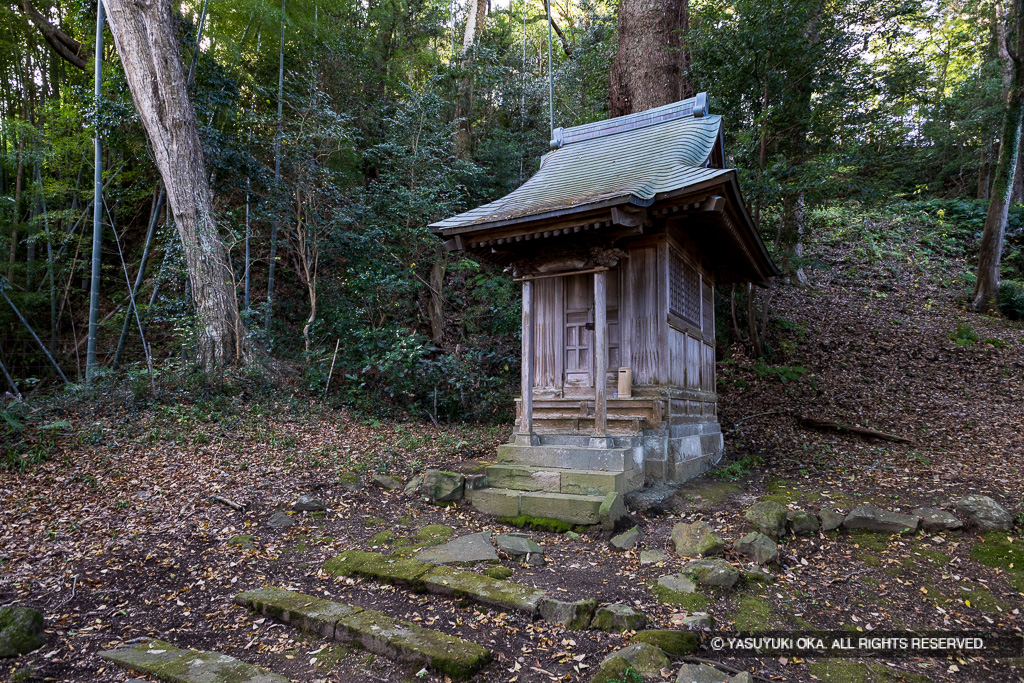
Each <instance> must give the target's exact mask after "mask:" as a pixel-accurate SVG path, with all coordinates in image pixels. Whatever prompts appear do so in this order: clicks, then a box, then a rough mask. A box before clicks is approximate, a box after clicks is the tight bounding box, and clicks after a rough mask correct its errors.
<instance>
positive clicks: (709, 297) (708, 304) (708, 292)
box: [701, 280, 715, 336]
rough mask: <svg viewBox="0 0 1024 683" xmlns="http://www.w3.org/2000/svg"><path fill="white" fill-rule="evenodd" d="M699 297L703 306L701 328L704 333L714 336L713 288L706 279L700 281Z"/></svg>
mask: <svg viewBox="0 0 1024 683" xmlns="http://www.w3.org/2000/svg"><path fill="white" fill-rule="evenodd" d="M701 285H702V287H701V298H702V301H703V306H702V307H701V323H702V324H701V329H703V330H704V334H709V335H712V336H714V334H715V290H713V289H712V288H711V285H710V284H708V281H707V280H704V281H703V282H702V283H701Z"/></svg>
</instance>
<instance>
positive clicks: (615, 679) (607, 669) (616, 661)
mask: <svg viewBox="0 0 1024 683" xmlns="http://www.w3.org/2000/svg"><path fill="white" fill-rule="evenodd" d="M631 676H632V677H634V679H635V677H636V672H634V671H633V667H632V666H631V665H630V663H629V662H628V661H626V660H625V659H624V658H622V657H612V658H611V659H607V658H606V659H605V660H604V661H603V662H602V664H601V667H600V668H599V669H598V670H597V673H596V674H594V676H593V678H591V679H590V683H622V682H623V681H628V680H630V677H631Z"/></svg>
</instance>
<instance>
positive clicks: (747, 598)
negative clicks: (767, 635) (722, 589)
mask: <svg viewBox="0 0 1024 683" xmlns="http://www.w3.org/2000/svg"><path fill="white" fill-rule="evenodd" d="M730 617H731V619H730V620H731V621H733V622H734V623H735V624H736V630H737V631H766V630H768V629H770V628H771V627H772V623H773V622H774V621H775V614H774V612H773V611H772V605H771V603H770V602H768V601H767V600H765V599H764V598H763V597H761V596H758V595H751V594H750V593H740V594H739V595H737V596H736V607H735V608H734V609H733V611H732V612H731V614H730Z"/></svg>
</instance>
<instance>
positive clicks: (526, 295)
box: [517, 280, 533, 443]
mask: <svg viewBox="0 0 1024 683" xmlns="http://www.w3.org/2000/svg"><path fill="white" fill-rule="evenodd" d="M522 336H523V369H522V402H521V408H522V419H521V420H520V422H519V434H520V435H522V436H523V437H524V438H523V439H517V441H529V442H531V443H532V441H533V283H532V282H530V281H529V280H523V330H522Z"/></svg>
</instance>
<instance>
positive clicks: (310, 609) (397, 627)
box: [235, 588, 491, 681]
mask: <svg viewBox="0 0 1024 683" xmlns="http://www.w3.org/2000/svg"><path fill="white" fill-rule="evenodd" d="M235 604H236V605H241V606H243V607H248V608H249V609H251V610H253V611H254V612H259V613H261V614H265V615H267V616H270V617H273V618H274V619H277V620H279V621H283V622H284V623H286V624H291V625H293V626H296V627H298V628H301V629H304V630H306V631H312V632H314V633H318V634H320V635H321V636H323V637H324V638H330V639H332V640H339V641H343V642H355V643H358V644H360V645H362V646H363V647H364V648H366V649H367V650H369V651H370V652H374V653H376V654H379V655H383V656H385V657H388V658H389V659H394V660H397V661H401V662H410V663H414V664H416V665H425V666H427V667H429V668H431V669H434V670H435V671H439V672H441V673H443V674H446V675H448V676H450V677H452V678H454V679H466V678H469V677H471V676H472V675H473V674H475V673H476V672H477V671H479V670H480V669H481V668H483V667H484V666H485V665H486V664H487V663H488V662H489V661H491V654H490V652H488V651H487V650H486V649H484V648H483V647H481V646H480V645H477V644H476V643H473V642H470V641H468V640H463V639H462V638H457V637H455V636H450V635H448V634H446V633H441V632H440V631H435V630H433V629H429V628H425V627H423V626H418V625H416V624H413V623H411V622H408V621H402V620H400V619H392V618H391V617H389V616H388V615H386V614H384V613H383V612H377V611H375V610H372V609H362V608H360V607H355V606H354V605H345V604H342V603H338V602H331V601H330V600H324V599H323V598H317V597H314V596H312V595H304V594H303V593H296V592H294V591H289V590H283V589H280V588H261V589H257V590H251V591H246V592H245V593H239V594H238V595H236V596H235ZM281 680H282V681H283V680H284V679H281Z"/></svg>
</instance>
